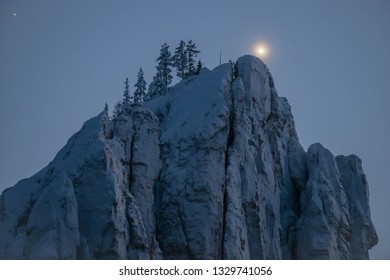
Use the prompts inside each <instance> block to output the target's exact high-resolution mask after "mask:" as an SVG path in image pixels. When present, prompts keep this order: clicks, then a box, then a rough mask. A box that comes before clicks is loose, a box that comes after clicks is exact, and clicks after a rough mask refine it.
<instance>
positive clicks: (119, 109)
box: [112, 101, 122, 119]
mask: <svg viewBox="0 0 390 280" xmlns="http://www.w3.org/2000/svg"><path fill="white" fill-rule="evenodd" d="M121 113H122V103H121V102H120V101H118V102H117V103H116V104H115V106H114V111H113V112H112V118H113V119H116V118H117V117H118V116H119V115H120V114H121Z"/></svg>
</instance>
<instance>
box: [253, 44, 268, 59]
mask: <svg viewBox="0 0 390 280" xmlns="http://www.w3.org/2000/svg"><path fill="white" fill-rule="evenodd" d="M252 51H253V54H254V55H256V56H258V57H260V58H266V57H268V56H269V49H268V47H267V46H266V45H265V44H263V43H258V44H256V45H254V46H253V49H252Z"/></svg>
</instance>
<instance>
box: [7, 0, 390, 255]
mask: <svg viewBox="0 0 390 280" xmlns="http://www.w3.org/2000/svg"><path fill="white" fill-rule="evenodd" d="M14 14H16V15H14ZM389 14H390V2H389V1H387V0H371V1H369V0H366V1H363V0H350V1H347V0H343V1H336V0H329V1H319V0H305V1H304V0H297V1H287V0H286V1H280V0H276V1H269V0H253V1H250V0H243V1H223V0H215V1H206V0H199V1H189V0H172V1H170V0H167V1H157V0H155V1H152V0H146V1H124V0H113V1H104V0H94V1H92V0H84V1H76V0H67V1H53V0H34V1H28V0H2V1H1V2H0V130H1V136H2V137H0V155H1V157H0V191H2V190H3V189H4V188H6V187H10V186H12V185H14V184H15V183H16V182H17V181H18V180H20V179H22V178H25V177H29V176H31V175H33V174H34V173H35V172H37V171H39V170H40V169H41V168H43V167H44V166H46V165H47V164H48V163H49V162H50V160H52V159H53V158H54V156H55V153H56V152H57V151H58V150H59V149H60V148H61V147H62V146H63V145H64V144H65V143H66V141H67V139H68V138H69V137H70V136H71V135H72V134H73V133H74V132H76V131H77V130H79V129H80V127H81V126H82V124H83V122H84V121H85V120H87V119H89V118H91V117H93V116H95V115H97V114H98V113H99V112H100V111H102V110H103V108H104V103H105V102H107V103H108V104H109V106H110V108H111V109H112V108H113V106H114V104H115V102H116V101H117V100H119V99H120V98H121V96H122V93H123V86H124V85H123V82H124V80H125V78H126V77H129V79H130V81H131V83H132V84H134V83H135V82H136V75H137V72H138V69H139V67H143V69H144V71H145V74H146V79H147V82H150V80H151V78H152V76H153V75H154V73H155V69H154V67H155V65H156V62H155V59H156V57H157V56H158V53H159V49H160V46H161V44H163V43H164V42H167V43H168V44H169V45H171V49H173V48H174V47H176V46H177V44H178V42H179V41H180V40H182V39H183V40H189V39H192V40H193V41H194V42H195V43H196V44H197V46H198V48H199V49H200V50H201V51H202V53H201V54H200V58H201V59H202V61H203V63H204V65H205V66H206V67H209V68H213V67H215V66H216V65H217V64H218V61H219V54H220V51H222V60H223V61H225V62H227V61H228V60H229V59H232V60H235V59H237V58H238V57H240V56H242V55H244V54H248V53H253V47H254V45H256V43H259V42H262V43H264V44H266V45H267V46H268V48H269V50H270V52H269V56H268V57H265V58H264V61H265V63H266V64H267V65H268V66H269V68H270V70H271V73H272V75H273V77H274V80H275V84H276V88H277V90H278V93H279V95H280V96H285V97H287V99H288V100H289V102H290V104H291V107H292V111H293V115H294V118H295V122H296V127H297V130H298V134H299V137H300V140H301V143H302V145H303V146H304V148H305V149H307V148H308V147H309V145H310V144H312V143H315V142H320V143H322V144H323V145H324V146H325V147H327V148H328V149H330V150H331V151H332V152H333V153H334V154H335V155H337V154H345V155H348V154H352V153H353V154H357V155H358V156H359V157H361V158H362V160H363V167H364V170H365V172H366V175H367V179H368V181H369V184H370V195H371V210H372V218H373V222H374V224H375V226H376V228H377V231H378V234H379V238H380V242H379V244H378V245H377V246H376V247H375V248H374V249H373V250H372V251H371V257H372V258H385V259H390V237H389V236H390V221H389V219H388V217H387V215H386V214H387V213H390V203H388V198H389V197H390V189H389V187H388V183H387V182H388V180H387V175H388V174H390V163H389V159H390V151H389V150H390V149H389V146H388V145H389V144H388V143H389V142H390V141H389V138H390V126H389V124H388V122H389V120H390V110H389V109H388V108H389V105H390V97H389V96H390V92H389V88H390V87H389V83H390V82H389V81H390V79H389V78H390V77H389V73H390V51H389V50H390V36H389V30H390V17H389ZM384 214H385V215H384Z"/></svg>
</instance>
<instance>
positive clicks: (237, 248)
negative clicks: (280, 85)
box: [0, 56, 378, 259]
mask: <svg viewBox="0 0 390 280" xmlns="http://www.w3.org/2000/svg"><path fill="white" fill-rule="evenodd" d="M237 69H238V73H235V75H232V73H231V66H230V65H229V64H224V65H221V66H219V67H217V68H215V69H214V70H212V71H210V70H207V69H203V70H202V71H201V73H200V75H198V76H192V77H190V78H188V79H186V80H183V81H182V82H180V83H179V84H177V85H176V86H174V87H172V88H170V89H169V90H168V93H167V94H166V95H164V96H160V97H158V98H156V99H154V100H152V101H149V102H147V103H145V104H133V105H131V106H128V107H126V108H125V110H124V112H123V113H122V114H121V115H120V116H118V117H117V118H115V120H110V119H109V117H108V116H107V113H106V112H103V113H101V114H99V115H98V116H97V117H95V118H92V119H90V120H89V121H87V122H86V123H85V124H84V125H83V127H82V128H81V130H80V131H79V132H77V133H76V134H74V135H73V136H72V137H71V138H70V139H69V141H68V143H67V144H66V145H65V147H64V148H62V149H61V150H60V151H59V153H58V154H57V155H56V157H55V158H54V160H53V161H52V162H51V163H49V165H48V166H47V167H45V168H44V169H43V170H41V171H40V172H38V173H37V174H36V175H34V176H32V177H31V178H29V179H25V180H22V181H20V182H18V183H17V184H16V185H15V186H14V187H12V188H9V189H7V190H5V191H4V192H3V193H2V195H1V197H0V258H2V259H367V258H368V257H369V256H368V250H369V249H370V248H371V247H373V246H374V245H375V244H376V243H377V240H378V239H377V235H376V232H375V229H374V226H373V224H372V222H371V219H370V209H369V204H368V184H367V181H366V179H365V176H364V174H363V171H362V166H361V160H360V159H359V158H358V157H356V156H354V155H353V156H348V157H344V156H338V157H336V158H335V157H334V156H333V155H332V153H331V152H330V151H328V150H327V149H325V148H324V147H323V146H321V145H320V144H314V145H312V146H311V147H310V148H309V149H308V151H307V152H305V151H304V149H303V148H302V146H301V145H300V144H299V139H298V135H297V133H296V130H295V125H294V120H293V117H292V114H291V109H290V106H289V104H288V102H287V100H286V99H285V98H283V97H279V96H278V94H277V92H276V89H275V86H274V82H273V79H272V76H271V74H270V73H269V71H268V68H267V67H266V66H265V65H264V64H263V63H262V62H261V61H260V60H259V59H258V58H256V57H253V56H244V57H241V58H240V59H239V60H238V61H237Z"/></svg>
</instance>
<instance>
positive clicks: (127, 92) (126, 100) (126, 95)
mask: <svg viewBox="0 0 390 280" xmlns="http://www.w3.org/2000/svg"><path fill="white" fill-rule="evenodd" d="M130 103H131V98H130V90H129V79H128V78H126V80H125V91H124V92H123V105H128V104H130Z"/></svg>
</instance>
